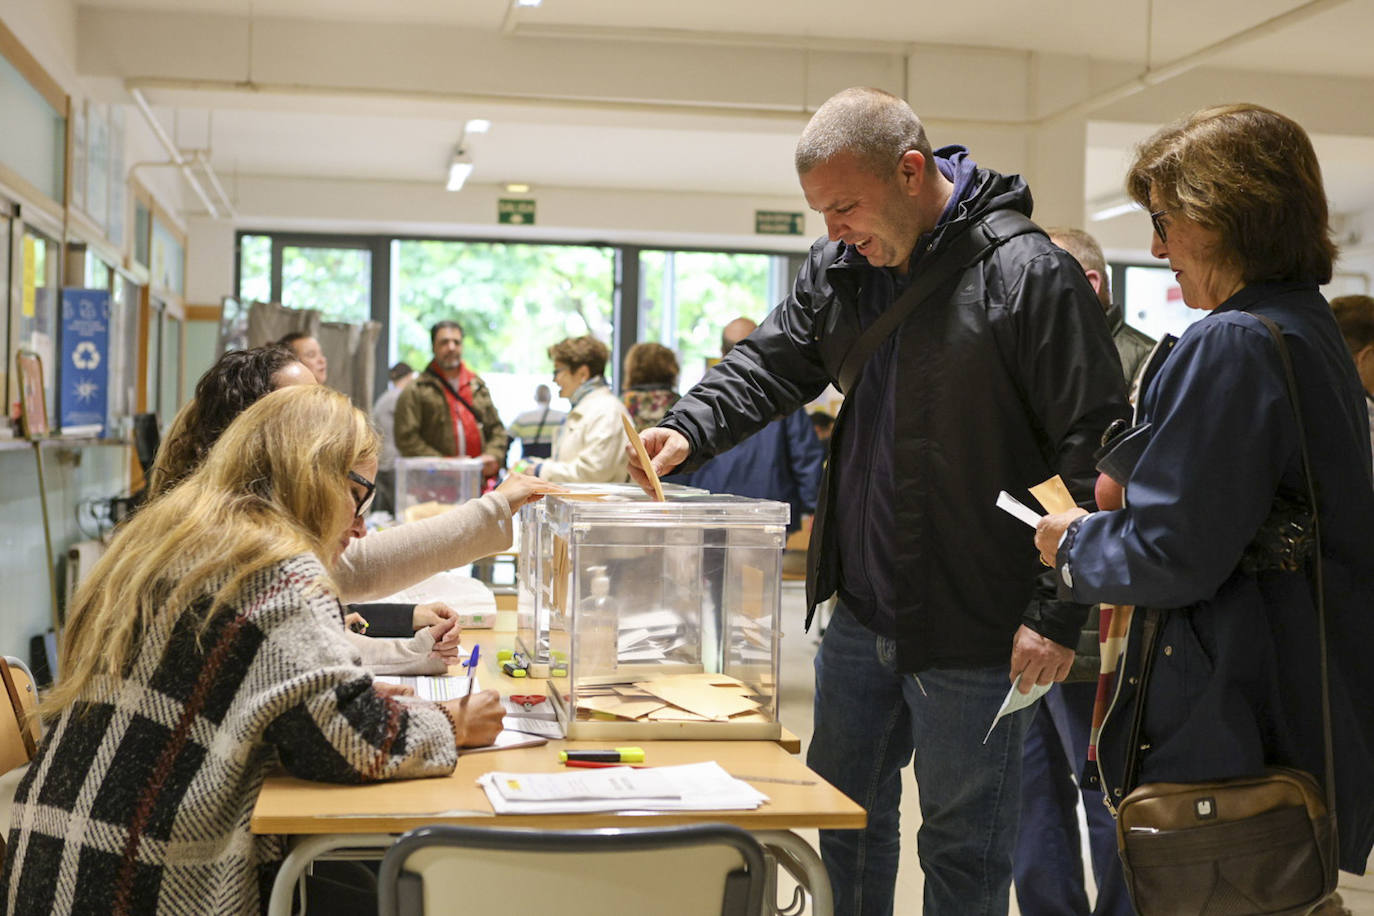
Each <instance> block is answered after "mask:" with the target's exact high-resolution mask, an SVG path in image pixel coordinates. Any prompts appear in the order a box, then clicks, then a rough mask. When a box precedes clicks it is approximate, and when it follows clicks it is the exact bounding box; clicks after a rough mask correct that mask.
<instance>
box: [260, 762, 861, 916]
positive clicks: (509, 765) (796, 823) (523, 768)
mask: <svg viewBox="0 0 1374 916" xmlns="http://www.w3.org/2000/svg"><path fill="white" fill-rule="evenodd" d="M596 746H599V745H598V744H596V743H591V742H586V741H550V742H549V743H548V744H547V745H543V746H541V747H525V748H516V749H514V750H508V751H494V752H487V753H480V754H467V755H464V756H462V757H460V758H459V760H458V766H457V767H456V768H455V769H454V771H453V773H452V774H451V775H449V776H444V777H438V778H434V779H415V780H402V781H397V782H388V783H379V784H376V785H369V786H338V785H329V784H325V783H316V782H307V781H304V780H299V779H293V778H291V777H288V776H273V777H270V778H269V779H268V780H267V781H266V783H264V785H263V788H262V792H261V794H260V795H259V797H258V803H257V806H256V807H255V808H254V809H253V819H252V830H253V832H254V833H260V834H285V835H287V836H290V837H291V838H292V840H293V844H292V845H293V848H292V849H291V852H290V853H289V854H288V855H287V857H286V860H285V861H284V862H283V863H282V868H281V871H280V872H279V873H278V875H277V880H276V884H275V885H274V886H273V889H272V897H271V900H270V902H269V906H268V912H269V913H270V914H281V916H285V914H288V913H289V912H290V905H291V895H292V890H293V888H294V887H295V885H296V883H297V881H298V879H299V878H300V876H301V875H302V874H303V873H304V870H305V867H306V866H307V865H308V864H309V863H310V862H311V861H312V860H313V859H315V858H316V857H318V856H319V855H321V854H323V853H326V852H329V851H331V850H337V849H344V848H353V849H356V848H362V847H370V848H384V847H387V846H390V845H391V844H392V842H393V841H394V839H395V836H394V835H395V834H398V833H402V832H404V831H406V830H411V829H413V828H416V827H423V826H427V825H430V824H445V823H461V824H465V825H469V826H492V827H530V828H539V829H574V828H575V829H585V828H597V827H652V826H667V825H672V824H692V823H702V822H714V823H727V824H735V825H737V826H740V827H743V828H745V829H747V830H749V831H751V832H753V833H755V834H756V835H757V836H758V838H759V840H760V842H762V843H763V844H764V846H765V847H767V849H768V850H769V851H770V852H771V853H772V855H773V858H774V859H775V861H776V863H777V864H780V865H782V866H783V867H784V868H786V869H787V870H788V871H789V872H790V873H792V875H793V876H794V877H795V878H797V880H798V882H799V883H801V884H802V885H803V886H804V887H805V888H807V889H808V890H809V891H810V892H811V895H812V913H814V914H816V916H829V914H831V913H832V912H833V901H832V899H831V895H830V883H829V880H828V878H827V877H826V873H825V868H824V866H823V865H822V864H821V861H820V857H819V856H818V855H817V854H816V851H815V850H814V849H812V848H811V846H810V845H809V844H808V843H806V842H805V841H804V840H802V839H801V838H800V837H799V836H797V835H796V834H794V833H792V832H791V831H793V830H796V829H806V828H814V827H822V828H835V829H858V828H861V827H863V826H864V825H865V823H866V814H865V812H864V810H863V808H861V807H859V806H858V805H857V804H855V803H854V802H852V801H850V800H849V799H848V798H847V797H846V796H845V795H843V794H842V793H841V792H840V791H839V790H837V789H835V788H834V787H832V786H831V785H829V784H828V783H826V782H825V781H824V780H822V779H821V778H820V777H819V776H817V775H816V774H815V773H813V772H811V771H810V770H809V769H807V768H806V766H805V765H804V764H803V763H802V762H801V761H800V760H798V759H797V758H796V757H794V756H792V755H791V754H789V753H788V752H787V751H786V750H784V749H783V748H782V747H781V746H780V745H779V744H778V743H776V742H773V741H657V742H644V743H642V744H641V746H642V747H643V748H644V750H645V754H646V762H647V763H648V764H650V765H659V766H666V765H670V764H678V763H694V762H699V761H703V760H715V761H717V762H718V763H719V764H720V765H721V766H722V767H724V768H725V770H726V771H727V772H729V773H731V774H733V775H735V776H739V777H741V778H747V777H756V778H757V777H764V778H762V779H756V781H753V782H752V783H751V784H752V785H753V786H754V787H755V788H757V789H758V790H759V791H761V792H763V793H764V794H765V795H767V796H768V797H769V801H768V802H766V803H765V804H764V805H762V806H761V807H760V808H758V809H757V810H754V811H716V812H713V811H663V812H649V813H640V814H619V813H615V812H605V813H584V814H559V815H497V814H495V813H494V812H493V811H492V808H491V805H490V804H488V802H487V797H486V794H485V793H484V792H483V791H482V790H481V788H479V787H478V786H477V777H479V776H481V775H482V774H484V773H487V772H490V771H492V770H507V771H512V772H526V773H536V772H557V771H558V770H559V769H560V767H559V764H558V751H559V750H560V749H563V748H565V747H571V748H576V747H596ZM770 780H784V781H778V782H775V781H770ZM374 855H375V853H374ZM767 896H768V900H769V902H770V904H771V902H772V901H773V899H774V898H775V894H772V893H770V894H769V895H767ZM769 912H771V910H769Z"/></svg>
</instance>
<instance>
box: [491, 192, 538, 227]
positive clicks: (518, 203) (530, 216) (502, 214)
mask: <svg viewBox="0 0 1374 916" xmlns="http://www.w3.org/2000/svg"><path fill="white" fill-rule="evenodd" d="M496 218H497V221H498V222H500V223H504V224H509V225H512V226H533V225H534V201H532V200H529V199H527V198H519V197H502V198H499V199H498V200H497V201H496Z"/></svg>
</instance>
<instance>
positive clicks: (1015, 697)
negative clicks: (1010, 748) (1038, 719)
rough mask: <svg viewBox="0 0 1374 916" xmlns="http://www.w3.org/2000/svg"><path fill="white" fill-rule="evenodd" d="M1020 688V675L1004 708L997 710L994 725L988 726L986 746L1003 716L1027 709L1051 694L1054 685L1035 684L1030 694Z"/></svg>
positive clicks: (1009, 693) (985, 739)
mask: <svg viewBox="0 0 1374 916" xmlns="http://www.w3.org/2000/svg"><path fill="white" fill-rule="evenodd" d="M1020 686H1021V678H1020V676H1019V675H1018V676H1017V678H1016V683H1014V684H1012V685H1011V689H1010V690H1008V691H1007V698H1006V699H1005V700H1003V701H1002V708H1001V709H999V710H997V715H995V716H993V717H992V724H991V725H989V726H988V733H987V734H986V735H984V736H983V743H984V744H987V743H988V739H989V738H991V737H992V730H993V729H994V728H996V727H997V723H998V722H1000V721H1002V717H1003V716H1006V715H1010V714H1011V713H1014V712H1016V711H1017V710H1018V709H1025V708H1026V707H1027V706H1029V705H1031V704H1032V703H1034V702H1035V701H1036V700H1038V699H1040V698H1041V697H1043V696H1044V695H1045V694H1047V693H1049V692H1050V688H1051V687H1053V686H1054V685H1053V684H1035V685H1034V686H1032V687H1031V689H1030V693H1022V692H1021V691H1020V689H1019V688H1020Z"/></svg>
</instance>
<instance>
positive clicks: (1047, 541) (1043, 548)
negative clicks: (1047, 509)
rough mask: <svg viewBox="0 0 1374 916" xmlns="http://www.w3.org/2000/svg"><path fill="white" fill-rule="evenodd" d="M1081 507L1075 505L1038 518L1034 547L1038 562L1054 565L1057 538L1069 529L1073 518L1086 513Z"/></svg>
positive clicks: (1057, 550) (1057, 544)
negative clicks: (1065, 510)
mask: <svg viewBox="0 0 1374 916" xmlns="http://www.w3.org/2000/svg"><path fill="white" fill-rule="evenodd" d="M1087 514H1088V513H1087V512H1085V511H1084V510H1083V509H1080V508H1078V507H1077V506H1075V507H1074V508H1072V509H1070V510H1069V511H1068V512H1060V513H1057V514H1055V515H1046V516H1045V517H1043V518H1041V519H1040V523H1039V524H1038V525H1036V526H1035V549H1036V550H1038V551H1040V562H1041V563H1043V564H1045V565H1046V566H1053V565H1054V558H1055V555H1056V554H1057V553H1059V540H1060V538H1062V537H1063V536H1064V532H1065V531H1067V530H1069V525H1071V524H1072V523H1073V521H1074V519H1078V518H1082V517H1083V516H1085V515H1087Z"/></svg>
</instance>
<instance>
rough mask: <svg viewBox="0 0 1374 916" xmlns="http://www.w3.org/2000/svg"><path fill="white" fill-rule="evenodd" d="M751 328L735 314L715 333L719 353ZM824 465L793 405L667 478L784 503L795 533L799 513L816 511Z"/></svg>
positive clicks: (822, 454) (799, 522)
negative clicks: (751, 432)
mask: <svg viewBox="0 0 1374 916" xmlns="http://www.w3.org/2000/svg"><path fill="white" fill-rule="evenodd" d="M757 327H758V325H757V324H755V323H754V322H753V321H752V320H750V319H748V318H736V319H735V320H734V321H732V322H730V323H729V324H727V325H726V326H725V328H724V330H722V331H721V334H720V355H721V356H722V357H724V356H725V354H727V353H729V352H730V351H731V350H732V349H734V346H735V344H737V343H739V342H740V341H741V340H743V339H744V338H746V337H748V336H749V335H750V334H752V333H754V329H755V328H757ZM824 464H825V446H824V445H822V444H821V441H820V440H819V439H817V438H816V432H815V428H814V427H813V426H812V425H811V420H810V419H809V418H808V417H807V416H806V411H805V410H804V409H800V408H799V409H797V410H794V411H792V412H791V413H790V414H788V415H787V416H785V417H782V418H780V419H777V420H774V421H773V422H772V423H769V424H768V425H767V426H765V427H764V428H763V429H761V430H760V431H759V432H757V433H755V434H754V435H752V436H750V437H749V438H748V439H745V440H744V441H743V442H741V443H739V444H738V445H736V446H735V447H734V448H732V449H730V450H729V451H728V452H725V453H723V454H720V455H717V456H716V457H714V458H712V459H711V460H710V461H708V462H706V463H705V464H704V465H702V466H701V467H699V468H697V469H696V470H695V471H693V472H692V473H690V474H683V475H680V476H679V477H674V478H673V480H672V482H673V483H683V484H686V485H688V486H692V487H700V488H701V489H703V490H709V491H711V492H712V493H733V494H735V495H736V496H752V497H754V498H756V499H772V500H776V501H777V502H780V503H787V504H788V505H789V506H791V507H792V516H791V520H790V521H789V522H788V523H787V530H788V531H796V530H797V529H798V528H800V527H801V525H802V516H803V515H812V514H814V513H815V511H816V492H817V490H819V489H820V485H821V468H822V467H823V466H824Z"/></svg>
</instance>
